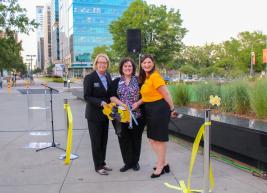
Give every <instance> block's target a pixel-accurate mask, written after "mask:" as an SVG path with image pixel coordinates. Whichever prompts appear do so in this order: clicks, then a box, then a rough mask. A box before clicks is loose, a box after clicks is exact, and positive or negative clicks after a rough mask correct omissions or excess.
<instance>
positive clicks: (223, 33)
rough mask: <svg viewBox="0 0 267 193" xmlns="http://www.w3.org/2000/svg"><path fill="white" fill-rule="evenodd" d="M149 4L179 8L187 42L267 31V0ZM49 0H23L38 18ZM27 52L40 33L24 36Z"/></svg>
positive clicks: (167, 0) (216, 40) (33, 47)
mask: <svg viewBox="0 0 267 193" xmlns="http://www.w3.org/2000/svg"><path fill="white" fill-rule="evenodd" d="M146 1H147V3H149V4H155V5H161V4H162V5H166V6H167V8H174V9H176V10H178V9H179V11H180V13H181V18H182V20H183V24H182V26H183V27H185V28H186V29H187V30H188V32H187V34H186V36H185V37H184V39H183V42H184V43H185V44H186V45H204V44H205V43H212V42H214V43H220V42H222V41H225V40H229V39H230V38H231V37H234V38H235V37H237V35H238V33H239V32H243V31H250V32H252V31H261V32H263V33H264V34H267V20H266V18H267V17H266V15H267V0H146ZM46 2H49V0H19V3H20V5H21V6H22V7H25V8H26V9H27V10H28V17H30V18H32V19H35V6H36V5H43V4H45V3H46ZM20 38H21V40H23V49H24V52H23V53H22V54H23V55H26V54H36V35H35V33H31V34H30V35H29V36H26V35H23V36H20Z"/></svg>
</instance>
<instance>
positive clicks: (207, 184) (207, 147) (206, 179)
mask: <svg viewBox="0 0 267 193" xmlns="http://www.w3.org/2000/svg"><path fill="white" fill-rule="evenodd" d="M210 121H211V120H210V109H206V110H205V123H207V122H210ZM204 133H205V136H204V184H203V186H204V188H203V190H204V193H209V188H210V176H209V175H210V125H208V124H205V132H204Z"/></svg>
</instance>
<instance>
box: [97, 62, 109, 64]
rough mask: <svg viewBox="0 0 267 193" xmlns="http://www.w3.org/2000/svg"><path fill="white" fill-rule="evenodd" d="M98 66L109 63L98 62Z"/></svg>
mask: <svg viewBox="0 0 267 193" xmlns="http://www.w3.org/2000/svg"><path fill="white" fill-rule="evenodd" d="M96 63H97V64H107V62H96Z"/></svg>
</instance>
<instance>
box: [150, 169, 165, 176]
mask: <svg viewBox="0 0 267 193" xmlns="http://www.w3.org/2000/svg"><path fill="white" fill-rule="evenodd" d="M164 173H165V171H164V168H162V170H161V172H160V173H159V174H154V173H153V174H152V175H151V176H150V177H151V178H158V177H160V175H162V174H164Z"/></svg>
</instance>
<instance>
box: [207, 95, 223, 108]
mask: <svg viewBox="0 0 267 193" xmlns="http://www.w3.org/2000/svg"><path fill="white" fill-rule="evenodd" d="M209 103H210V104H211V105H212V106H215V105H217V107H219V106H220V105H221V98H220V97H218V96H217V95H216V96H215V97H214V96H213V95H210V101H209Z"/></svg>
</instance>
